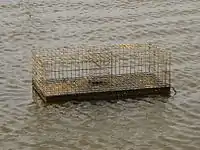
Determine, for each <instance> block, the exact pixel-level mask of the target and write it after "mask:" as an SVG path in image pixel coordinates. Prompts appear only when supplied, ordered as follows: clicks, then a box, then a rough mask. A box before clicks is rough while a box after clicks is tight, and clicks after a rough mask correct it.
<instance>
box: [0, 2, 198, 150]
mask: <svg viewBox="0 0 200 150" xmlns="http://www.w3.org/2000/svg"><path fill="white" fill-rule="evenodd" d="M199 25H200V1H198V0H184V1H183V0H178V1H173V0H165V1H164V0H157V1H152V0H148V1H147V0H142V1H138V0H137V1H133V0H132V1H131V0H124V1H122V0H115V1H108V0H107V1H105V0H102V1H97V0H85V1H81V0H73V1H72V0H45V1H42V0H35V1H28V0H24V1H19V0H18V1H17V0H16V1H11V0H10V1H8V0H7V1H6V0H0V146H1V148H0V149H3V150H8V149H10V150H16V149H20V150H23V149H24V150H38V149H41V150H51V149H52V150H57V149H63V150H66V149H70V150H79V149H80V150H81V149H88V150H97V149H99V150H102V149H108V150H118V149H119V150H149V149H151V150H154V149H159V150H161V149H163V150H173V149H174V150H189V149H192V150H198V149H200V92H199V91H200V65H199V63H200V53H199V52H200V46H199V41H200V27H199ZM146 41H152V42H155V43H157V44H158V45H160V46H161V47H167V48H169V49H170V50H172V52H173V66H172V70H173V86H174V87H175V88H176V89H177V91H178V93H177V95H176V96H175V97H171V98H169V99H163V98H154V99H150V98H149V99H145V100H144V99H142V100H140V101H137V100H127V101H118V102H117V103H109V102H98V103H96V104H93V103H89V102H83V103H80V104H73V103H66V104H63V105H50V106H47V107H41V108H39V107H37V106H36V105H35V104H32V103H31V102H32V93H31V74H30V73H29V70H30V56H31V53H30V50H31V49H32V48H33V47H34V46H41V47H51V48H53V47H58V46H64V45H67V44H82V43H84V44H85V43H86V44H106V43H109V44H110V43H111V44H113V43H114V44H115V43H135V42H140V43H141V42H146ZM148 101H151V102H152V103H149V102H148Z"/></svg>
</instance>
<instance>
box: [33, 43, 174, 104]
mask: <svg viewBox="0 0 200 150" xmlns="http://www.w3.org/2000/svg"><path fill="white" fill-rule="evenodd" d="M32 65H33V68H32V84H33V89H34V90H35V91H36V92H37V93H38V95H39V96H40V97H41V99H42V100H44V101H45V102H48V101H54V100H57V101H59V100H74V99H79V100H80V99H83V100H85V99H107V98H109V99H113V98H125V97H131V96H145V95H147V96H148V95H152V94H159V95H169V94H170V87H171V76H170V66H171V53H170V52H169V51H167V50H162V49H160V48H158V47H157V46H154V45H150V44H132V45H127V44H126V45H125V44H121V45H114V46H104V47H103V46H102V47H95V46H91V47H89V46H88V47H68V48H67V47H65V48H60V49H42V50H33V51H32Z"/></svg>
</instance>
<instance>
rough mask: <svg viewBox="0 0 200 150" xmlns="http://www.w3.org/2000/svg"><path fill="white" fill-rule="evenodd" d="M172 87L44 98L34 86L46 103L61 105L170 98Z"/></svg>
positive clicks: (34, 88) (34, 89) (34, 90)
mask: <svg viewBox="0 0 200 150" xmlns="http://www.w3.org/2000/svg"><path fill="white" fill-rule="evenodd" d="M170 89H171V88H170V87H161V88H145V89H135V90H125V91H106V92H92V93H79V94H68V95H55V96H44V95H43V94H42V92H41V91H39V90H38V89H37V88H36V87H35V86H33V92H35V93H36V94H37V95H38V96H39V98H40V99H41V100H42V101H43V102H44V103H60V102H67V101H91V100H96V101H99V100H119V99H127V98H138V97H139V98H141V97H149V96H156V95H159V96H164V97H169V96H170Z"/></svg>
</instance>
